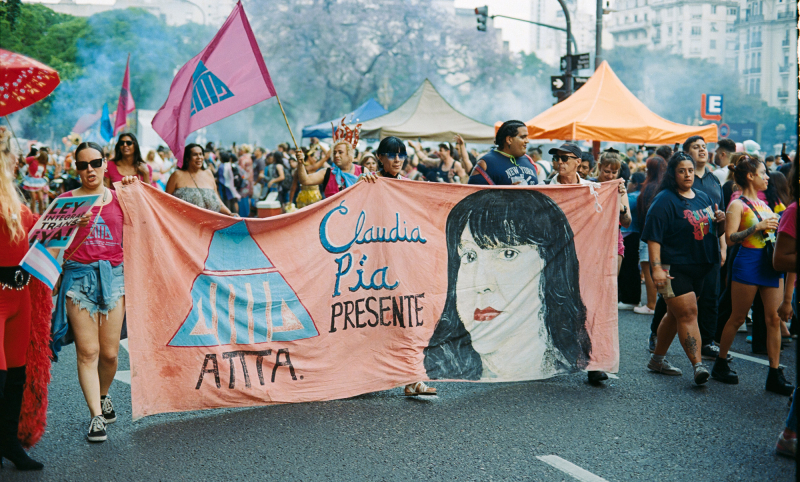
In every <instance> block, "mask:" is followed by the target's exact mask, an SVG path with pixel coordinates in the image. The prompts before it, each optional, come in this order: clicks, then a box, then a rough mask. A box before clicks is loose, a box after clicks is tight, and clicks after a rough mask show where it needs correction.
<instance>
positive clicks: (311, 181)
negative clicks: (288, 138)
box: [297, 152, 325, 186]
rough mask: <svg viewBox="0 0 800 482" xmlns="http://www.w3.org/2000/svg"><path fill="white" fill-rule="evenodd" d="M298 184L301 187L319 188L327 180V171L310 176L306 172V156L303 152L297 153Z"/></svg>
mask: <svg viewBox="0 0 800 482" xmlns="http://www.w3.org/2000/svg"><path fill="white" fill-rule="evenodd" d="M297 161H298V162H297V183H298V184H299V185H300V186H319V185H320V184H322V181H323V180H325V170H321V171H315V172H312V173H311V174H309V173H308V172H307V171H306V166H305V164H304V162H303V161H305V155H303V153H302V152H298V153H297Z"/></svg>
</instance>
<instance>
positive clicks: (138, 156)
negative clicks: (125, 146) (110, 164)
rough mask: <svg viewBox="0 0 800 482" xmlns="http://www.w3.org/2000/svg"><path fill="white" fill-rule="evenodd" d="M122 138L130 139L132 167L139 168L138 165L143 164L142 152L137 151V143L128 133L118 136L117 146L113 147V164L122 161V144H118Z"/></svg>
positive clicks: (133, 136) (134, 137)
mask: <svg viewBox="0 0 800 482" xmlns="http://www.w3.org/2000/svg"><path fill="white" fill-rule="evenodd" d="M123 137H130V138H131V141H133V167H139V164H143V163H144V158H143V157H142V151H141V150H140V149H139V141H138V140H137V139H136V136H135V135H133V134H132V133H130V132H123V133H122V134H120V135H119V138H118V139H117V144H116V145H115V146H114V164H116V163H118V162H119V161H120V160H121V159H122V144H120V142H121V141H122V138H123Z"/></svg>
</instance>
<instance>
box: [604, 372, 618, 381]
mask: <svg viewBox="0 0 800 482" xmlns="http://www.w3.org/2000/svg"><path fill="white" fill-rule="evenodd" d="M606 375H608V378H610V379H612V380H619V377H618V376H616V375H614V374H613V373H608V372H606Z"/></svg>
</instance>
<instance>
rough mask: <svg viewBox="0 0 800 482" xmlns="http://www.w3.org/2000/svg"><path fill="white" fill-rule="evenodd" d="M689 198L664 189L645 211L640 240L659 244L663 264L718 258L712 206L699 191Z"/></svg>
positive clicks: (712, 260) (693, 262)
mask: <svg viewBox="0 0 800 482" xmlns="http://www.w3.org/2000/svg"><path fill="white" fill-rule="evenodd" d="M694 194H695V196H694V197H693V198H691V199H689V198H686V197H683V196H681V195H680V194H678V193H676V192H674V191H672V190H670V189H665V190H663V191H661V192H660V193H658V195H657V196H656V197H655V199H654V200H653V203H652V204H651V205H650V209H649V210H648V211H647V216H646V220H645V225H644V230H643V231H642V240H643V241H655V242H656V243H659V244H660V245H661V262H662V263H664V264H705V263H718V262H719V241H718V240H717V236H716V233H715V232H714V231H715V229H714V207H713V205H712V203H711V199H709V197H708V196H707V195H706V194H705V193H704V192H702V191H697V190H694Z"/></svg>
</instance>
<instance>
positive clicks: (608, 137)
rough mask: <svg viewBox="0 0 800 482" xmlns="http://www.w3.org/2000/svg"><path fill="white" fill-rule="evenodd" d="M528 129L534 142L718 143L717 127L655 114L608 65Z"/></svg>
mask: <svg viewBox="0 0 800 482" xmlns="http://www.w3.org/2000/svg"><path fill="white" fill-rule="evenodd" d="M525 124H526V125H527V126H528V138H529V139H562V140H573V141H574V140H586V141H611V142H626V143H629V144H673V143H676V142H678V143H681V142H683V141H685V140H686V139H687V138H688V137H691V136H694V135H699V136H703V138H704V139H705V141H706V142H717V126H716V125H714V124H710V125H705V126H688V125H683V124H677V123H675V122H672V121H668V120H666V119H664V118H662V117H659V116H658V115H656V114H655V113H653V112H652V111H651V110H650V109H648V108H647V106H645V105H644V104H643V103H642V102H641V101H640V100H639V99H637V98H636V96H635V95H633V94H632V93H631V91H629V90H628V89H627V87H625V84H623V83H622V81H621V80H619V77H617V76H616V74H614V71H613V70H611V67H610V66H609V65H608V62H603V63H602V64H600V67H599V68H598V69H597V70H596V71H595V72H594V74H593V75H592V77H591V78H590V79H589V81H588V82H586V85H584V86H583V87H581V88H580V90H578V91H577V92H575V93H574V94H572V95H571V96H570V97H569V98H568V99H567V100H565V101H563V102H560V103H558V104H556V105H554V106H553V107H551V108H549V109H547V110H546V111H544V112H542V113H541V114H539V115H537V116H536V117H534V118H533V119H531V120H529V121H528V122H526V123H525ZM498 126H499V123H498Z"/></svg>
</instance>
